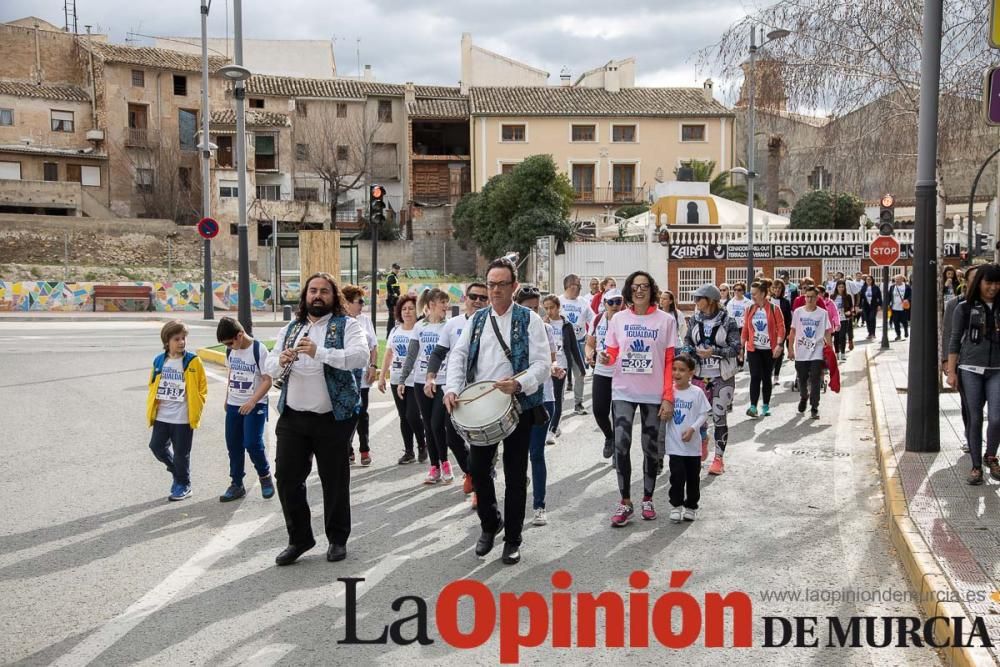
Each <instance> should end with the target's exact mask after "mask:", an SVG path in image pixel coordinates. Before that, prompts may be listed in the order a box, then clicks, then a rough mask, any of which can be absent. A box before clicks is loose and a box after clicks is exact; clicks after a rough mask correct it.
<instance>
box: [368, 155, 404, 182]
mask: <svg viewBox="0 0 1000 667" xmlns="http://www.w3.org/2000/svg"><path fill="white" fill-rule="evenodd" d="M371 175H372V178H375V179H378V180H382V181H398V180H399V163H397V162H395V161H389V160H373V161H372V166H371Z"/></svg>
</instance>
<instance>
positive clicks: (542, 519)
mask: <svg viewBox="0 0 1000 667" xmlns="http://www.w3.org/2000/svg"><path fill="white" fill-rule="evenodd" d="M548 522H549V518H548V517H547V516H545V508H544V507H539V508H538V509H536V510H535V516H533V517H532V518H531V525H533V526H544V525H545V524H547V523H548Z"/></svg>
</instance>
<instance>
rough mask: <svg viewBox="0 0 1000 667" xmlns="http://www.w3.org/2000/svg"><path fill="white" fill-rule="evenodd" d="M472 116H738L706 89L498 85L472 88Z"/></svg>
mask: <svg viewBox="0 0 1000 667" xmlns="http://www.w3.org/2000/svg"><path fill="white" fill-rule="evenodd" d="M469 101H470V104H469V108H470V111H471V113H472V115H487V116H733V115H734V114H733V112H732V111H730V110H729V109H727V108H726V107H725V106H723V105H722V104H720V103H719V102H717V101H716V100H706V99H705V97H704V93H703V91H702V89H701V88H622V89H621V90H620V91H619V92H617V93H610V92H608V91H606V90H604V89H603V88H582V87H579V88H578V87H572V86H570V87H563V86H534V87H532V86H498V87H490V88H472V89H471V91H470V94H469Z"/></svg>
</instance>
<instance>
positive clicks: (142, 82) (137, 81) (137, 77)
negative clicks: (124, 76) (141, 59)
mask: <svg viewBox="0 0 1000 667" xmlns="http://www.w3.org/2000/svg"><path fill="white" fill-rule="evenodd" d="M132 85H133V86H135V87H136V88H145V87H146V71H145V70H141V69H134V70H132Z"/></svg>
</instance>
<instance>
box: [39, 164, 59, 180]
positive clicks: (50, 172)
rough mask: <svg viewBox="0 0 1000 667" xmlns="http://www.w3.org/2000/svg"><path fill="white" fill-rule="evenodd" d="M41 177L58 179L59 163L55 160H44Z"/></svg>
mask: <svg viewBox="0 0 1000 667" xmlns="http://www.w3.org/2000/svg"><path fill="white" fill-rule="evenodd" d="M42 179H43V180H46V181H58V180H59V165H58V164H56V163H55V162H45V163H44V164H42Z"/></svg>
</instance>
